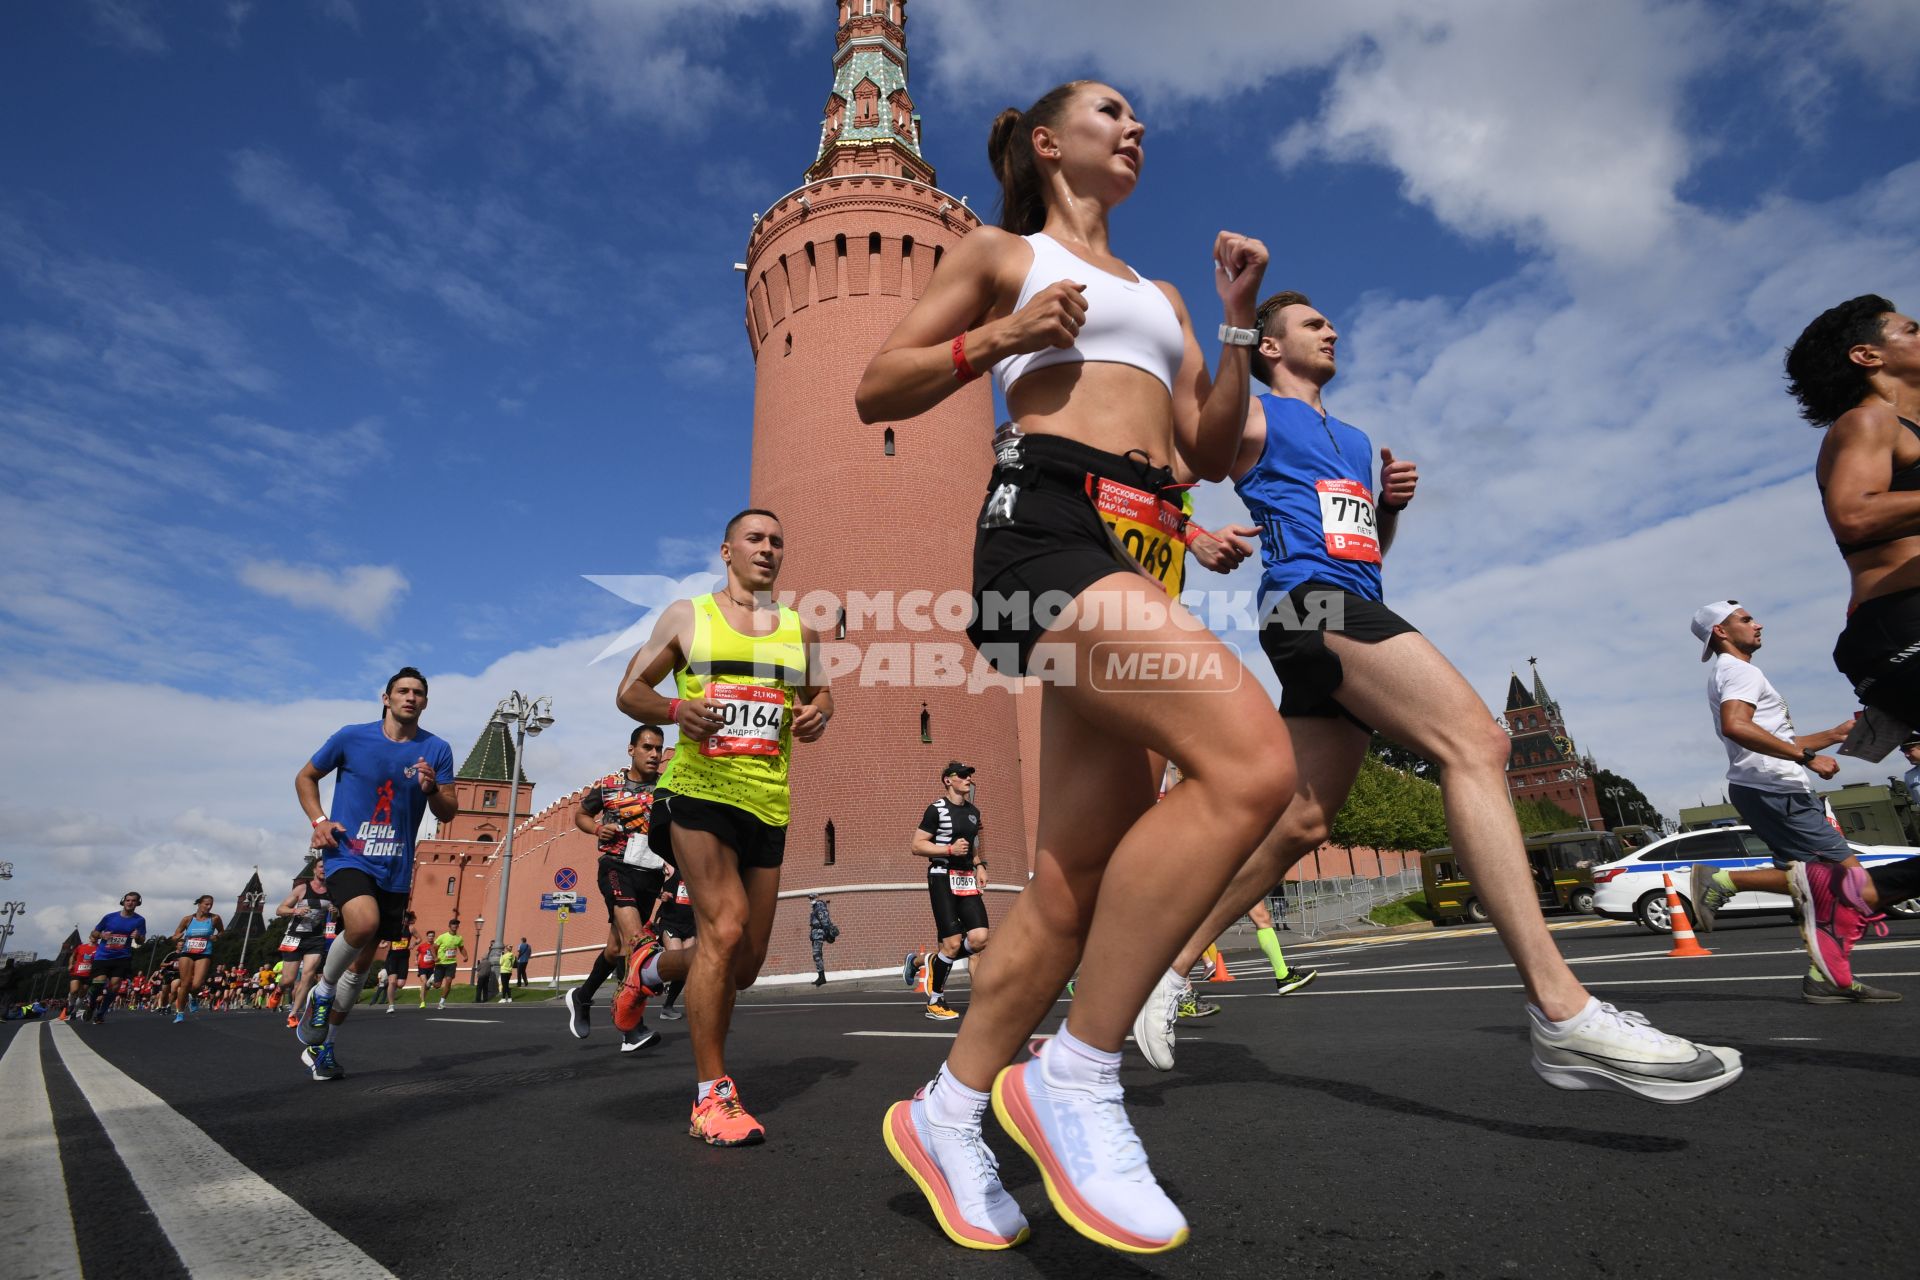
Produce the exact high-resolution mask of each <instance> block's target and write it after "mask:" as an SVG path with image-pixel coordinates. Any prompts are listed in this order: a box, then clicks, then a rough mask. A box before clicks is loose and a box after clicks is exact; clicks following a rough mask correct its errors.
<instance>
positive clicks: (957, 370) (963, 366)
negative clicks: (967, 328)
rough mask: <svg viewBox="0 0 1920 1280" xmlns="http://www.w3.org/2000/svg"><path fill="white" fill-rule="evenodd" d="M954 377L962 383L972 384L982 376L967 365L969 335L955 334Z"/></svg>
mask: <svg viewBox="0 0 1920 1280" xmlns="http://www.w3.org/2000/svg"><path fill="white" fill-rule="evenodd" d="M951 350H952V352H953V376H954V378H955V379H956V380H958V381H960V382H972V381H973V380H974V379H975V378H977V377H979V376H980V371H979V370H977V369H975V368H974V367H973V366H972V365H970V364H968V363H967V335H966V334H964V333H959V334H955V335H954V338H953V346H952V348H951Z"/></svg>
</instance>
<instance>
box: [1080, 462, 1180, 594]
mask: <svg viewBox="0 0 1920 1280" xmlns="http://www.w3.org/2000/svg"><path fill="white" fill-rule="evenodd" d="M1093 505H1094V506H1095V507H1096V508H1097V509H1098V510H1099V512H1100V518H1101V519H1102V520H1104V521H1106V522H1107V528H1109V529H1111V530H1113V536H1114V538H1115V540H1116V541H1118V542H1119V543H1120V546H1121V548H1122V549H1123V550H1125V551H1126V553H1127V555H1129V556H1131V557H1132V558H1133V562H1134V563H1135V564H1137V565H1139V566H1140V567H1141V568H1142V569H1145V570H1146V571H1147V576H1148V577H1149V578H1152V579H1153V580H1154V581H1155V582H1157V583H1159V584H1160V586H1161V587H1162V588H1163V589H1164V590H1165V591H1166V593H1167V594H1168V595H1170V596H1177V595H1179V594H1180V587H1181V582H1182V579H1183V578H1184V577H1185V575H1186V555H1187V547H1186V543H1184V542H1183V541H1181V538H1180V522H1181V515H1180V508H1179V507H1177V506H1175V505H1173V504H1172V503H1170V502H1162V501H1161V500H1160V499H1159V498H1156V497H1155V496H1154V495H1152V494H1150V493H1147V492H1144V491H1143V490H1140V489H1135V488H1132V487H1130V486H1128V485H1124V484H1120V483H1118V482H1117V481H1113V480H1109V479H1107V478H1106V477H1104V476H1102V477H1100V479H1099V481H1098V483H1097V484H1096V486H1095V488H1094V491H1093Z"/></svg>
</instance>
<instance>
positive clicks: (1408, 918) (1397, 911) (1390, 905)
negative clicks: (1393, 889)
mask: <svg viewBox="0 0 1920 1280" xmlns="http://www.w3.org/2000/svg"><path fill="white" fill-rule="evenodd" d="M1367 919H1369V920H1371V921H1373V922H1374V923H1375V924H1380V925H1386V926H1387V927H1389V928H1391V927H1392V926H1394V925H1396V924H1418V923H1420V922H1421V921H1423V920H1432V919H1433V913H1432V912H1431V911H1429V910H1428V909H1427V895H1426V892H1425V891H1424V890H1423V891H1421V892H1419V893H1410V894H1408V895H1407V896H1406V897H1404V898H1396V899H1395V900H1394V901H1392V902H1383V903H1381V904H1380V905H1379V906H1377V907H1375V908H1374V909H1373V910H1372V911H1370V912H1368V913H1367Z"/></svg>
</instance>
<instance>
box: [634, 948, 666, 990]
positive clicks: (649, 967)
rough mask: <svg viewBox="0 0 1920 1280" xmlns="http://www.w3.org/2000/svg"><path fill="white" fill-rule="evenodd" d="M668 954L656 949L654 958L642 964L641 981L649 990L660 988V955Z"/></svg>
mask: <svg viewBox="0 0 1920 1280" xmlns="http://www.w3.org/2000/svg"><path fill="white" fill-rule="evenodd" d="M666 954H667V953H666V952H665V951H655V952H654V953H653V959H651V960H649V961H647V962H646V963H645V964H643V965H641V966H640V981H641V983H642V985H644V986H646V987H647V988H648V989H649V990H652V991H658V990H659V989H660V957H662V956H664V955H666Z"/></svg>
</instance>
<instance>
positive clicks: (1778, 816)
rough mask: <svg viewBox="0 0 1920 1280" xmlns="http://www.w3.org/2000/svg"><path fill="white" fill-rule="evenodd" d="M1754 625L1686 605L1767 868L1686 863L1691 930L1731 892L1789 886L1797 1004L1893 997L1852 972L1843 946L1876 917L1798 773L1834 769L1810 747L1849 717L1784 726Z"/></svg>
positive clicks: (1710, 919)
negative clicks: (1803, 968)
mask: <svg viewBox="0 0 1920 1280" xmlns="http://www.w3.org/2000/svg"><path fill="white" fill-rule="evenodd" d="M1760 632H1761V626H1760V624H1759V623H1758V622H1755V621H1754V619H1753V615H1752V614H1751V613H1748V612H1747V611H1746V610H1745V609H1743V608H1741V607H1740V602H1739V601H1738V600H1716V601H1715V602H1713V603H1712V604H1707V605H1702V606H1701V607H1700V608H1698V609H1695V610H1694V611H1693V634H1694V638H1695V639H1697V640H1699V641H1700V642H1701V644H1702V646H1703V647H1702V649H1701V652H1700V661H1702V662H1705V663H1707V664H1708V666H1707V705H1708V706H1709V707H1710V708H1712V710H1713V727H1714V732H1715V733H1717V734H1719V735H1720V741H1721V742H1722V743H1723V744H1724V745H1725V746H1726V749H1727V798H1728V799H1729V800H1730V801H1732V802H1733V807H1734V809H1735V810H1736V811H1738V813H1739V814H1740V818H1741V820H1742V821H1743V822H1745V823H1746V824H1747V825H1748V826H1749V827H1752V828H1753V831H1754V834H1755V835H1757V836H1759V837H1760V838H1761V839H1762V840H1764V841H1766V843H1767V847H1768V848H1769V849H1771V850H1772V851H1773V860H1774V864H1775V866H1774V869H1755V870H1747V871H1732V870H1728V869H1727V868H1725V867H1718V868H1716V867H1713V866H1711V865H1708V864H1705V863H1702V864H1697V865H1696V866H1695V867H1694V868H1693V875H1692V882H1691V885H1690V890H1691V895H1692V898H1693V904H1694V909H1695V910H1696V912H1697V913H1698V914H1699V916H1700V926H1701V927H1702V928H1703V929H1711V928H1713V925H1714V915H1715V913H1716V912H1718V911H1719V909H1720V908H1721V907H1722V906H1724V905H1726V902H1727V900H1728V899H1729V898H1731V897H1733V895H1734V894H1736V893H1740V892H1742V891H1746V890H1757V891H1760V892H1764V893H1790V894H1791V895H1792V896H1793V898H1794V900H1795V901H1796V902H1798V903H1799V904H1800V907H1801V911H1800V933H1801V937H1802V938H1803V939H1804V940H1805V941H1806V944H1807V952H1808V954H1810V955H1811V956H1812V957H1813V967H1812V968H1810V969H1809V970H1808V971H1807V976H1806V978H1805V980H1804V981H1802V982H1801V984H1800V995H1801V998H1802V999H1804V1000H1806V1001H1808V1002H1809V1003H1811V1004H1867V1003H1882V1002H1886V1001H1893V1000H1898V999H1900V996H1899V994H1898V993H1897V992H1892V991H1881V990H1879V989H1877V988H1874V987H1869V986H1867V985H1866V984H1865V983H1861V982H1855V981H1854V979H1853V967H1852V963H1851V955H1852V952H1853V944H1854V943H1855V942H1857V941H1858V940H1859V939H1860V936H1861V934H1863V933H1864V932H1865V931H1866V926H1867V924H1868V922H1870V921H1871V920H1873V919H1877V918H1878V902H1877V896H1876V894H1875V891H1874V888H1873V885H1872V883H1871V882H1870V881H1869V880H1868V879H1867V875H1866V872H1865V871H1864V870H1863V869H1862V868H1861V866H1860V861H1859V859H1858V858H1856V857H1854V856H1853V849H1852V848H1851V847H1850V846H1849V845H1848V844H1847V842H1846V839H1845V837H1843V836H1842V835H1841V834H1840V831H1839V829H1838V828H1836V827H1835V826H1834V825H1833V824H1832V823H1831V822H1829V821H1828V820H1827V808H1826V802H1825V801H1823V800H1821V799H1820V798H1819V797H1818V796H1816V795H1814V794H1813V788H1812V786H1811V785H1809V783H1808V782H1807V770H1809V769H1811V770H1812V771H1813V772H1815V773H1817V774H1819V775H1820V776H1821V777H1822V778H1831V777H1833V775H1834V774H1836V773H1838V772H1839V771H1840V762H1839V761H1838V760H1836V759H1834V758H1833V757H1832V756H1824V755H1821V754H1820V752H1821V750H1822V749H1824V748H1826V747H1831V746H1833V745H1835V744H1836V743H1839V742H1844V741H1845V740H1846V737H1847V734H1848V732H1850V731H1851V730H1852V728H1853V717H1852V716H1848V717H1847V719H1846V721H1845V722H1844V723H1841V724H1838V725H1835V726H1834V727H1833V728H1831V729H1824V730H1822V731H1820V732H1819V733H1808V734H1799V733H1795V732H1794V727H1793V719H1792V717H1791V715H1790V714H1789V713H1788V711H1787V703H1786V699H1784V698H1782V697H1781V696H1780V693H1779V691H1778V690H1776V689H1775V688H1774V687H1773V685H1772V683H1771V682H1770V681H1769V680H1768V679H1767V677H1766V676H1765V675H1764V674H1763V673H1762V672H1761V670H1760V668H1759V667H1757V666H1755V665H1754V662H1753V655H1754V654H1755V653H1756V652H1758V651H1759V649H1760Z"/></svg>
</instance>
